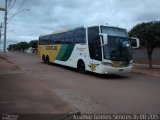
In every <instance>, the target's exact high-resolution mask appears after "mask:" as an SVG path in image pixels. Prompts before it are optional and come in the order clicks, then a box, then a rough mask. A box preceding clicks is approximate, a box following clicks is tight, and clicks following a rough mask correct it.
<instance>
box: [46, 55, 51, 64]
mask: <svg viewBox="0 0 160 120" xmlns="http://www.w3.org/2000/svg"><path fill="white" fill-rule="evenodd" d="M46 64H48V65H49V64H50V60H49V57H48V56H47V57H46Z"/></svg>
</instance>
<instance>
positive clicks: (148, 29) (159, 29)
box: [129, 21, 160, 68]
mask: <svg viewBox="0 0 160 120" xmlns="http://www.w3.org/2000/svg"><path fill="white" fill-rule="evenodd" d="M129 35H130V36H135V37H137V38H139V39H140V43H141V45H142V46H144V47H145V48H146V49H147V53H148V59H149V67H150V68H152V53H153V51H154V49H155V48H156V47H159V46H160V21H152V22H146V23H140V24H138V25H136V26H135V27H133V28H132V29H131V31H130V32H129Z"/></svg>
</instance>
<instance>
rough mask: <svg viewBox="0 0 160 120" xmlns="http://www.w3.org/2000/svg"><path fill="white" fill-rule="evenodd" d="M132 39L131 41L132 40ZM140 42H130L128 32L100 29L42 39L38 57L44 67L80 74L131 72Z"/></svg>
mask: <svg viewBox="0 0 160 120" xmlns="http://www.w3.org/2000/svg"><path fill="white" fill-rule="evenodd" d="M131 39H132V40H131ZM131 41H132V42H133V43H134V48H136V47H139V40H138V39H137V38H129V35H128V33H127V31H126V29H122V28H119V27H112V26H105V25H97V26H84V27H79V28H75V29H70V30H63V31H59V32H54V33H52V34H49V35H44V36H40V37H39V45H38V56H39V58H40V59H42V60H43V62H44V63H56V64H60V65H64V66H69V67H72V68H76V69H77V70H78V71H79V72H80V73H85V71H90V72H94V73H99V74H110V73H111V74H112V73H121V72H129V71H130V70H131V69H132V63H133V57H132V47H131Z"/></svg>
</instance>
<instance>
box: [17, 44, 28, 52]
mask: <svg viewBox="0 0 160 120" xmlns="http://www.w3.org/2000/svg"><path fill="white" fill-rule="evenodd" d="M17 48H18V50H22V51H23V53H24V52H25V50H26V49H28V48H29V44H28V43H27V42H20V43H18V44H17Z"/></svg>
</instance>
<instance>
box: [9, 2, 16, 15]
mask: <svg viewBox="0 0 160 120" xmlns="http://www.w3.org/2000/svg"><path fill="white" fill-rule="evenodd" d="M15 3H16V0H14V2H13V4H12V5H10V8H9V10H8V13H9V12H10V10H11V9H12V8H13V7H14V5H15Z"/></svg>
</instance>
